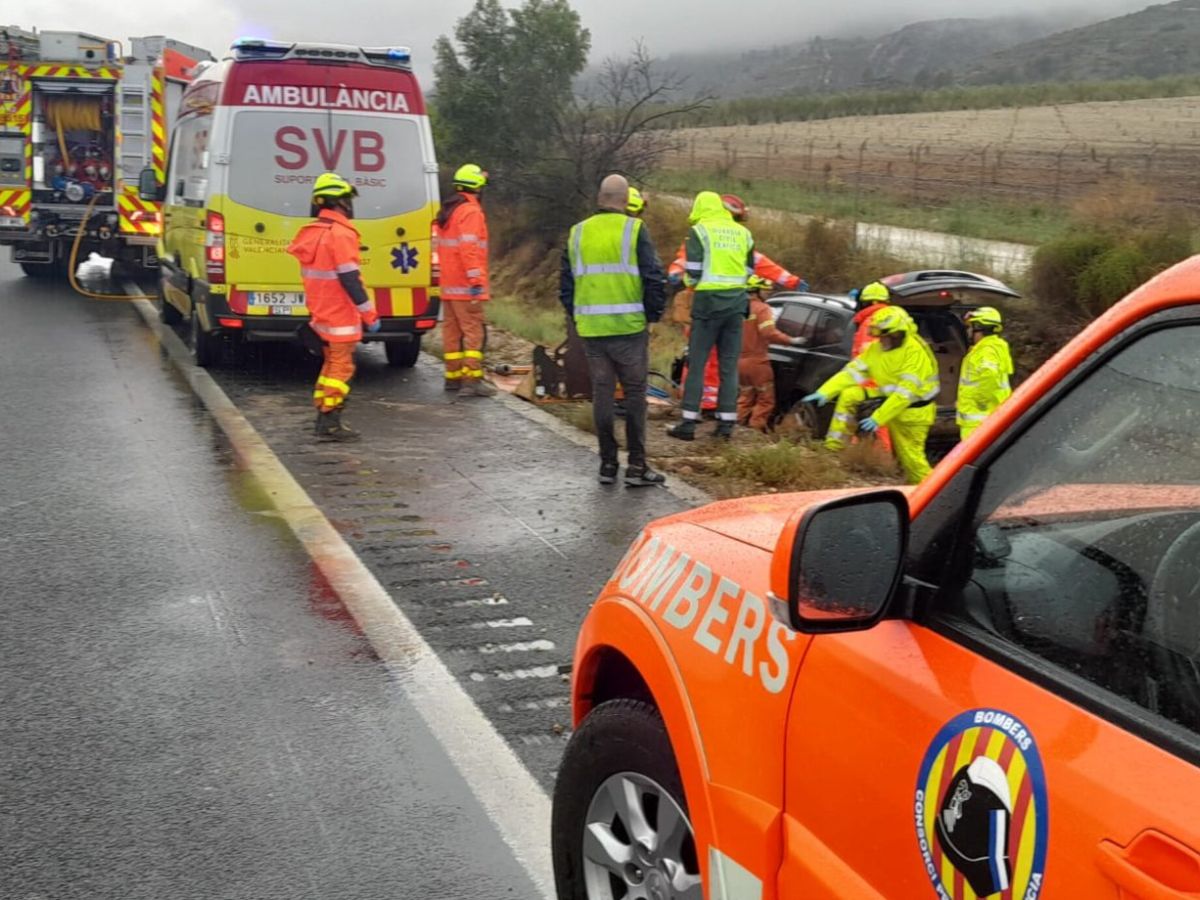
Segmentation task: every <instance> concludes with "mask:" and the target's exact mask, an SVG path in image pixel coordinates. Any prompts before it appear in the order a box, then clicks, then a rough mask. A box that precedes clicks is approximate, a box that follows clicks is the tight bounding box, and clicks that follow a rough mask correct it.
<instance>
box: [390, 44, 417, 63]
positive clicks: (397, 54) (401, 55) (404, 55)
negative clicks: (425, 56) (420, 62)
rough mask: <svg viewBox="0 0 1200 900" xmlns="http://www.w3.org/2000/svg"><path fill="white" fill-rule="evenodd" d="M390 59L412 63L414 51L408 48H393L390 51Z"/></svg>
mask: <svg viewBox="0 0 1200 900" xmlns="http://www.w3.org/2000/svg"><path fill="white" fill-rule="evenodd" d="M388 59H394V60H395V61H396V62H412V51H411V50H409V49H408V48H407V47H393V48H391V49H390V50H388Z"/></svg>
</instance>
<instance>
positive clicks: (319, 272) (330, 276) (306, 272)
mask: <svg viewBox="0 0 1200 900" xmlns="http://www.w3.org/2000/svg"><path fill="white" fill-rule="evenodd" d="M300 277H301V278H311V279H313V280H314V281H337V277H338V273H337V271H336V270H334V269H301V270H300Z"/></svg>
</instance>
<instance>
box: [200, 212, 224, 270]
mask: <svg viewBox="0 0 1200 900" xmlns="http://www.w3.org/2000/svg"><path fill="white" fill-rule="evenodd" d="M204 262H205V270H206V273H207V275H208V283H209V284H224V283H225V217H224V216H223V215H221V214H220V213H215V212H210V213H209V214H208V216H207V217H206V218H205V220H204Z"/></svg>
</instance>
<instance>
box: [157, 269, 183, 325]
mask: <svg viewBox="0 0 1200 900" xmlns="http://www.w3.org/2000/svg"><path fill="white" fill-rule="evenodd" d="M156 303H157V305H158V318H159V320H160V321H161V322H162V323H163V324H164V325H171V326H175V325H178V324H179V323H180V322H182V321H183V313H181V312H180V311H179V310H178V309H176V308H175V307H174V306H173V305H172V304H171V302H170V301H169V300H168V299H167V293H166V291H165V290H163V283H162V279H161V278H160V279H159V280H158V297H157V300H156Z"/></svg>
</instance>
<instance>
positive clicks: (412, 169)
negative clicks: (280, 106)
mask: <svg viewBox="0 0 1200 900" xmlns="http://www.w3.org/2000/svg"><path fill="white" fill-rule="evenodd" d="M328 171H333V172H337V173H338V174H340V175H342V176H343V177H344V178H346V179H348V180H349V181H350V182H351V183H353V184H354V185H355V186H356V187H357V188H358V194H359V196H358V198H357V199H356V200H355V203H354V214H355V217H356V218H360V219H382V218H385V217H387V216H394V215H399V214H401V213H407V212H412V211H413V210H417V209H420V208H421V207H423V206H425V205H426V204H427V203H428V202H429V201H430V198H429V196H428V195H427V189H426V176H425V156H424V152H423V142H422V134H421V129H420V126H419V125H418V124H417V121H416V120H414V119H408V118H401V117H398V116H392V115H380V116H376V115H370V114H366V113H343V112H337V113H330V112H326V111H323V110H294V109H293V110H274V109H248V110H247V109H243V110H238V111H237V112H236V113H235V114H234V117H233V148H232V153H231V159H230V169H229V196H230V199H231V200H233V201H235V202H237V203H241V204H243V205H245V206H250V207H253V208H254V209H258V210H262V211H263V212H267V213H275V214H277V215H284V216H307V215H308V214H309V192H310V191H311V189H312V183H313V181H314V180H315V179H316V177H317V176H318V175H320V174H321V173H322V172H328Z"/></svg>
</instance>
